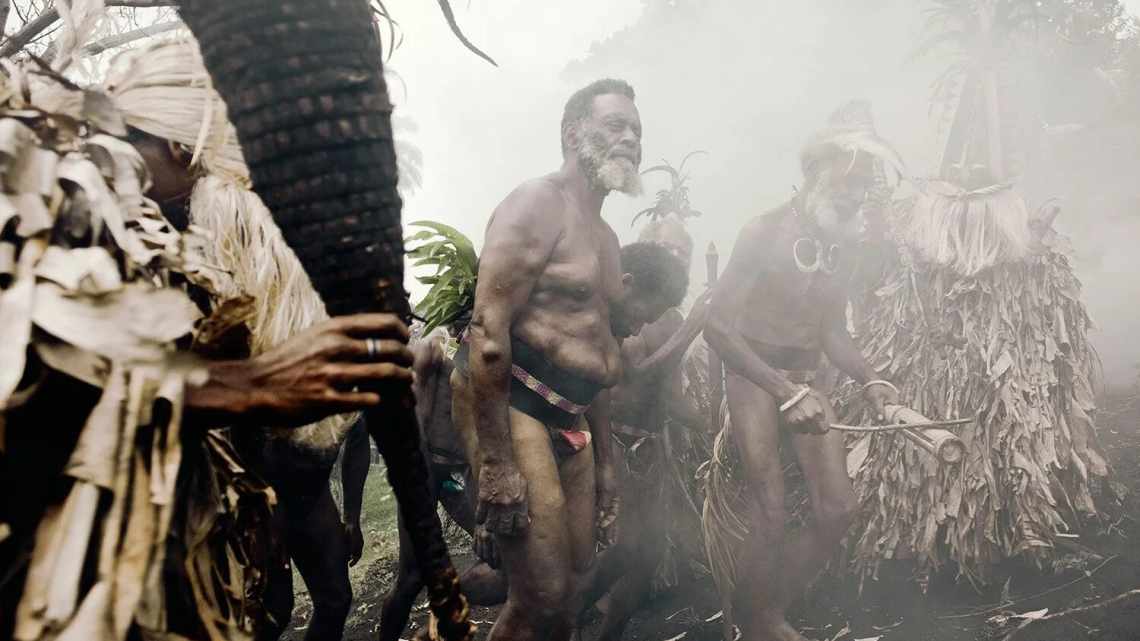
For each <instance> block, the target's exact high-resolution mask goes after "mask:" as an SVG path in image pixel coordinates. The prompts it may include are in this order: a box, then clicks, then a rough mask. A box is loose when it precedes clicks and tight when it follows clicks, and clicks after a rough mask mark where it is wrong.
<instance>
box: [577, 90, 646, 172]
mask: <svg viewBox="0 0 1140 641" xmlns="http://www.w3.org/2000/svg"><path fill="white" fill-rule="evenodd" d="M633 100H634V93H633V87H630V86H629V83H627V82H625V81H624V80H613V79H610V78H606V79H602V80H596V81H594V82H592V83H590V84H589V85H586V86H585V87H583V88H581V89H579V90H578V91H576V92H574V95H572V96H570V99H569V100H568V101H566V108H565V109H564V110H563V112H562V157H563V158H564V159H566V158H571V157H574V158H576V159H577V162H578V166H579V167H580V168H581V170H582V172H583V173H584V174H585V176H586V179H587V180H589V181H590V184H591V185H592V186H593V187H594V188H595V189H598V190H600V191H603V192H609V191H615V190H616V191H620V192H623V193H626V194H631V195H637V194H640V193H641V174H639V173H638V171H637V170H638V167H639V166H640V165H641V116H640V115H639V114H638V112H637V107H636V106H634V104H633Z"/></svg>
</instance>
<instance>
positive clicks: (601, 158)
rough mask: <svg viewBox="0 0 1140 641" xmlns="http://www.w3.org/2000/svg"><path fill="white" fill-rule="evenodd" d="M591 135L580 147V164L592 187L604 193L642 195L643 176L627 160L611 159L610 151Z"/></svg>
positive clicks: (585, 137)
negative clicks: (614, 192)
mask: <svg viewBox="0 0 1140 641" xmlns="http://www.w3.org/2000/svg"><path fill="white" fill-rule="evenodd" d="M591 138H592V137H591V136H590V134H589V133H586V134H585V135H583V136H582V142H581V144H579V145H578V164H579V165H581V167H582V171H583V172H584V173H585V174H586V179H587V180H589V181H590V186H591V187H593V188H595V189H600V190H602V191H604V192H607V193H608V192H611V191H620V192H621V193H623V194H627V195H630V196H640V195H641V174H640V173H638V171H637V165H635V164H633V161H631V160H629V159H627V158H609V157H608V156H607V154H608V153H609V150H608V149H604V148H603V147H602V146H601V145H598V144H597V143H595V142H594V141H593V140H592V139H591Z"/></svg>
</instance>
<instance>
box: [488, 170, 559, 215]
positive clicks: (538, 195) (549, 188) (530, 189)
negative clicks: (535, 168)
mask: <svg viewBox="0 0 1140 641" xmlns="http://www.w3.org/2000/svg"><path fill="white" fill-rule="evenodd" d="M565 209H566V198H565V197H564V196H563V192H562V185H561V184H560V183H559V182H558V179H557V178H556V177H555V176H553V175H547V176H540V177H538V178H532V179H530V180H527V181H526V182H524V183H522V184H521V185H519V186H518V187H515V189H514V190H513V191H511V193H509V194H507V197H506V198H504V199H503V202H501V203H499V206H498V207H496V208H495V216H494V217H495V218H499V217H503V216H510V217H512V218H520V217H521V218H526V217H530V216H546V217H549V216H550V215H551V214H552V213H555V212H559V211H563V210H565ZM492 220H494V218H493V219H492Z"/></svg>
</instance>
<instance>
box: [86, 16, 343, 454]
mask: <svg viewBox="0 0 1140 641" xmlns="http://www.w3.org/2000/svg"><path fill="white" fill-rule="evenodd" d="M104 86H105V88H106V91H107V93H108V94H110V96H111V97H112V99H113V100H114V103H115V106H116V107H117V108H118V110H119V111H120V113H122V115H123V119H124V121H125V122H126V124H127V125H128V126H130V127H134V128H136V129H139V130H141V131H143V132H146V133H148V134H150V135H152V136H155V137H156V138H160V139H163V140H169V141H171V142H173V143H177V144H180V145H183V146H185V147H186V148H188V149H191V150H193V155H192V157H191V161H190V170H191V171H192V172H194V173H195V174H196V175H197V176H198V180H197V181H196V182H195V184H194V190H193V192H192V194H191V196H190V223H191V224H192V225H194V226H196V227H199V228H201V229H202V230H203V231H204V232H205V234H206V235H207V236H208V237H209V238H210V239H211V242H210V243H209V245H208V246H207V250H206V254H207V258H208V260H209V261H210V262H211V263H212V264H214V265H217V266H218V267H220V268H221V269H223V270H225V271H226V272H227V273H229V274H230V276H231V277H232V278H231V280H230V281H229V283H230V285H231V286H230V287H229V288H228V290H227V291H222V292H219V293H220V295H221V296H222V298H226V299H228V298H237V297H240V296H244V295H250V296H255V298H254V299H253V308H252V318H251V319H250V323H249V326H250V327H249V328H250V333H251V342H250V351H251V353H252V354H253V355H257V354H260V353H262V352H264V351H266V350H268V349H271V348H273V347H276V346H277V345H279V344H280V343H282V342H284V341H285V340H286V339H288V338H290V337H291V336H293V335H294V334H296V333H298V332H300V331H301V330H304V329H306V328H308V327H309V326H311V325H313V324H315V323H318V322H320V321H323V320H326V319H328V313H327V312H326V311H325V305H324V303H323V302H322V301H321V298H320V296H319V295H317V292H316V291H315V290H314V289H313V285H312V283H311V282H310V281H309V277H308V276H307V275H306V274H305V270H304V269H303V268H302V267H301V263H300V261H298V260H297V256H296V255H295V254H294V253H293V250H292V249H290V248H289V246H288V245H286V244H285V239H284V238H283V237H282V235H281V230H280V229H279V228H278V227H277V224H276V223H274V221H273V217H272V215H271V214H270V213H269V210H268V209H266V207H265V205H264V204H263V203H262V202H261V199H260V198H258V197H257V195H256V194H254V193H253V191H251V190H250V178H249V169H248V168H247V167H246V164H245V160H244V158H243V157H242V151H241V147H240V146H239V145H238V139H237V133H236V132H235V131H234V128H233V125H232V124H230V122H229V120H228V119H227V118H226V107H225V103H223V102H222V99H221V98H220V97H219V96H218V94H217V93H216V92H215V91H214V89H213V88H212V86H211V83H210V76H209V74H207V73H206V69H205V67H204V66H203V64H202V60H201V54H199V52H198V45H197V43H195V42H194V41H193V40H192V39H190V38H189V37H185V38H184V39H179V40H174V41H168V42H161V43H157V44H154V45H151V46H149V47H146V48H143V49H141V50H139V51H138V52H131V53H128V54H124V55H121V56H119V57H118V58H116V60H115V62H114V63H113V64H112V67H111V70H110V71H109V73H108V75H107V79H106V81H105V83H104ZM351 418H352V417H351V416H332V417H329V418H326V419H324V420H322V421H320V422H318V423H314V424H312V425H307V426H305V427H302V428H299V429H290V430H282V431H281V432H280V434H279V436H280V437H282V438H287V439H289V440H290V441H292V442H293V443H295V444H297V445H299V446H302V447H307V448H311V449H314V450H319V451H323V452H326V453H328V452H330V451H331V453H332V455H333V456H335V453H336V448H337V447H339V445H340V443H341V442H342V441H343V440H344V436H345V433H346V432H347V430H348V428H349V426H350V425H351V420H350V419H351Z"/></svg>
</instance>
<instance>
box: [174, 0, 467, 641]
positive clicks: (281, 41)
mask: <svg viewBox="0 0 1140 641" xmlns="http://www.w3.org/2000/svg"><path fill="white" fill-rule="evenodd" d="M181 13H182V17H183V19H184V20H185V21H186V23H187V25H189V27H190V29H191V31H193V32H194V35H195V36H196V37H197V38H198V41H199V44H200V45H201V48H202V55H203V58H204V59H205V62H206V67H207V69H209V71H210V74H211V76H212V77H213V79H214V82H215V84H216V86H217V89H218V91H219V93H221V95H222V97H223V98H224V99H225V101H226V104H227V106H228V109H229V116H230V119H231V120H232V121H233V123H234V125H235V126H236V127H237V131H238V135H239V138H240V139H241V145H242V151H243V152H244V154H245V158H246V162H247V163H248V164H249V168H250V173H251V176H252V178H253V185H254V190H255V191H256V192H257V194H258V195H259V196H261V198H262V200H263V201H265V204H266V205H267V206H268V208H269V210H270V211H271V212H273V216H274V218H275V219H276V221H277V223H278V225H279V226H280V227H281V230H282V232H283V234H284V236H285V240H286V242H288V243H289V245H290V246H291V247H292V248H293V250H294V251H295V252H296V253H297V257H298V258H299V259H300V260H301V263H302V264H303V265H304V266H305V269H306V271H307V272H308V274H309V276H310V278H311V279H312V281H313V285H314V286H315V287H316V289H317V291H318V292H319V293H320V294H321V296H322V298H324V301H325V304H326V305H327V306H328V310H329V313H330V314H332V315H339V314H349V313H356V312H365V311H389V312H395V313H398V314H400V315H401V316H403V317H404V318H405V319H407V318H408V317H409V315H410V308H409V305H408V299H407V293H406V292H405V291H404V288H403V280H404V279H403V275H404V273H403V265H404V250H403V232H402V229H401V226H400V197H399V195H398V194H397V191H396V178H397V171H396V156H395V152H394V150H393V147H392V129H391V121H390V116H391V110H392V107H391V104H390V102H389V100H388V94H387V89H386V87H385V84H384V79H383V75H382V73H381V72H382V69H381V51H380V42H379V38H378V37H377V35H376V32H375V29H374V27H373V24H372V17H371V13H370V10H369V7H368V2H367V1H366V0H185V1H184V2H183V3H182V8H181ZM382 394H384V398H386V399H392V400H391V401H390V402H388V403H386V404H385V406H384V407H383V409H381V410H378V411H373V412H369V413H368V414H367V416H366V420H367V422H368V428H369V431H370V432H371V434H372V437H373V438H375V439H376V443H377V446H378V449H379V450H380V452H381V454H383V456H384V460H385V462H386V464H387V467H388V480H389V482H390V483H391V485H392V489H393V491H394V492H395V494H396V498H397V500H398V501H399V504H400V511H401V514H402V516H403V517H404V519H405V522H406V523H409V524H411V528H410V531H411V532H413V533H414V537H413V544H414V549H415V554H416V558H417V560H418V562H419V565H420V570H421V572H422V576H424V577H425V578H428V581H427V586H428V591H429V596H430V598H431V607H432V610H433V612H434V613H435V614H436V616H437V617H438V618H439V620H440V633H441V636H443V637H444V638H447V639H463V638H466V637H467V636H468V635H469V634H470V624H469V623H468V621H467V608H466V603H465V601H464V600H463V598H462V596H461V595H460V594H459V590H458V580H457V578H456V574H455V570H454V569H453V567H452V565H451V560H450V558H449V557H448V553H447V547H446V546H445V544H444V542H443V536H442V532H441V528H440V523H439V517H438V516H437V515H436V512H435V509H434V507H433V506H434V502H433V501H432V500H431V497H430V494H429V492H428V486H427V482H428V475H427V467H426V464H425V462H424V459H423V456H422V454H421V453H420V449H419V430H418V429H417V426H416V419H415V414H414V398H413V397H412V393H411V388H410V387H409V386H401V388H400V389H393V390H382Z"/></svg>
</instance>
